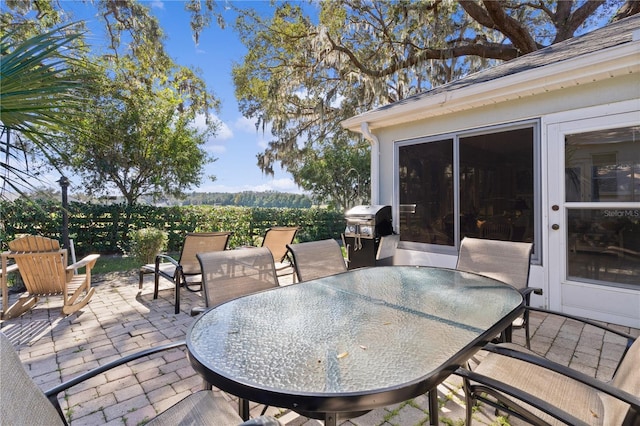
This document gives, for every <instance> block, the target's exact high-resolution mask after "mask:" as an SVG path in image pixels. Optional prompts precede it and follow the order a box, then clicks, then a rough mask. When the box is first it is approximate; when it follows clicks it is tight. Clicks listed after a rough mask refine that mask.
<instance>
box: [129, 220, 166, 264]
mask: <svg viewBox="0 0 640 426" xmlns="http://www.w3.org/2000/svg"><path fill="white" fill-rule="evenodd" d="M129 238H130V241H131V247H130V255H131V256H133V257H135V258H136V259H137V260H139V261H140V262H142V263H143V264H146V263H153V262H155V258H156V255H157V254H158V253H160V252H162V251H164V250H166V248H167V242H168V241H169V236H168V234H167V232H165V231H161V230H160V229H156V228H143V229H137V230H135V231H132V232H131V234H130V235H129Z"/></svg>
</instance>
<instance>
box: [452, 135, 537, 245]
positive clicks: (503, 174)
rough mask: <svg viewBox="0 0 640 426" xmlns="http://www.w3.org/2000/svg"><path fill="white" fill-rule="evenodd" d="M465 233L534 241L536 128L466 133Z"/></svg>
mask: <svg viewBox="0 0 640 426" xmlns="http://www.w3.org/2000/svg"><path fill="white" fill-rule="evenodd" d="M459 144H460V145H459V150H460V172H459V173H460V174H459V176H460V238H464V237H465V236H468V237H475V238H486V239H492V240H503V241H520V242H533V239H534V214H533V212H534V201H535V197H534V155H533V128H531V127H529V128H523V129H515V130H509V131H504V132H495V133H487V134H482V135H474V136H465V137H461V138H460V141H459Z"/></svg>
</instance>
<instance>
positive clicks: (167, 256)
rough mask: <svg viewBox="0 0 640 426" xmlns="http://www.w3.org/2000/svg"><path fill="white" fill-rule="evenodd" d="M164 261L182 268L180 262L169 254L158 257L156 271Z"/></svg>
mask: <svg viewBox="0 0 640 426" xmlns="http://www.w3.org/2000/svg"><path fill="white" fill-rule="evenodd" d="M163 261H165V262H169V263H171V264H173V266H175V267H176V268H178V267H179V266H180V264H179V263H178V261H177V260H175V259H174V258H173V257H171V256H169V255H167V254H159V255H156V269H158V265H160V263H162V262H163Z"/></svg>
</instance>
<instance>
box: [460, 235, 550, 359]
mask: <svg viewBox="0 0 640 426" xmlns="http://www.w3.org/2000/svg"><path fill="white" fill-rule="evenodd" d="M532 248H533V245H532V244H531V243H519V242H512V241H496V240H485V239H480V238H470V237H465V238H463V240H462V242H461V243H460V253H459V254H458V262H457V264H456V269H457V270H459V271H465V272H473V273H476V274H480V275H484V276H487V277H490V278H494V279H496V280H499V281H502V282H505V283H507V284H510V285H512V286H513V287H515V288H517V289H518V290H519V291H520V293H522V297H524V299H525V305H527V306H528V305H529V301H530V299H531V293H536V294H542V289H541V288H536V287H528V284H529V266H530V263H531V250H532ZM512 327H514V328H524V330H525V340H526V345H527V348H529V347H530V345H531V344H530V339H531V336H530V331H529V311H525V312H524V314H523V316H522V317H520V318H518V319H516V320H515V321H514V323H513V324H512ZM507 336H508V335H507Z"/></svg>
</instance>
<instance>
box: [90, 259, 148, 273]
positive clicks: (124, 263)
mask: <svg viewBox="0 0 640 426" xmlns="http://www.w3.org/2000/svg"><path fill="white" fill-rule="evenodd" d="M140 266H142V265H141V264H140V262H139V261H138V260H136V259H135V258H133V257H128V256H121V255H102V256H100V258H99V259H98V261H97V262H96V266H94V267H93V268H91V273H92V274H108V273H111V272H127V271H131V270H137V269H139V268H140Z"/></svg>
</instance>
